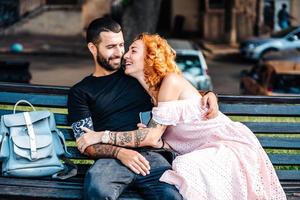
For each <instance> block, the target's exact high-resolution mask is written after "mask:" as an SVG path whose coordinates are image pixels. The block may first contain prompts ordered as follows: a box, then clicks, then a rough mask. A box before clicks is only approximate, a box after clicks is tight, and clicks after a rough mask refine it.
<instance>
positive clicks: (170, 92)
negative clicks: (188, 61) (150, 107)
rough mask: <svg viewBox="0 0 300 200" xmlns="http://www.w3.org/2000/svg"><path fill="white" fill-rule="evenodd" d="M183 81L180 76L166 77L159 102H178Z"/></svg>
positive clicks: (174, 74) (170, 75) (172, 74)
mask: <svg viewBox="0 0 300 200" xmlns="http://www.w3.org/2000/svg"><path fill="white" fill-rule="evenodd" d="M183 81H184V79H183V78H182V76H181V75H179V74H176V73H170V74H168V75H166V76H165V77H164V79H163V81H162V84H161V86H160V89H159V95H158V101H170V100H177V99H178V98H179V95H180V93H181V91H182V88H183Z"/></svg>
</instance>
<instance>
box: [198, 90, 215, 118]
mask: <svg viewBox="0 0 300 200" xmlns="http://www.w3.org/2000/svg"><path fill="white" fill-rule="evenodd" d="M201 105H202V107H204V108H206V107H207V108H208V111H207V113H206V118H207V119H212V118H215V117H217V116H218V111H219V105H218V99H217V97H216V95H215V94H214V93H213V92H208V93H207V94H205V95H204V96H203V97H202V100H201Z"/></svg>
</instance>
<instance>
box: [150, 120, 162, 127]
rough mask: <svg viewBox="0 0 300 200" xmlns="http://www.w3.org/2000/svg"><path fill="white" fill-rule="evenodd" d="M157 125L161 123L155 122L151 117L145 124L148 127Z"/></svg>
mask: <svg viewBox="0 0 300 200" xmlns="http://www.w3.org/2000/svg"><path fill="white" fill-rule="evenodd" d="M158 126H161V124H159V123H157V122H156V121H154V120H153V119H151V120H150V122H149V123H148V125H147V127H148V128H157V127H158Z"/></svg>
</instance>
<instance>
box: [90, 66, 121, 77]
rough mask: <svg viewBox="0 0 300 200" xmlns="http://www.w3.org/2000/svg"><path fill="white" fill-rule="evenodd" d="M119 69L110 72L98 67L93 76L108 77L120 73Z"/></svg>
mask: <svg viewBox="0 0 300 200" xmlns="http://www.w3.org/2000/svg"><path fill="white" fill-rule="evenodd" d="M118 70H119V69H116V70H114V71H108V70H106V69H104V68H102V67H100V66H96V67H95V71H94V72H93V76H95V77H101V76H108V75H110V74H113V73H115V72H116V71H118Z"/></svg>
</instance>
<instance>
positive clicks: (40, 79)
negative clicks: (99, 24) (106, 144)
mask: <svg viewBox="0 0 300 200" xmlns="http://www.w3.org/2000/svg"><path fill="white" fill-rule="evenodd" d="M299 9H300V1H299V0H0V81H5V82H20V83H28V84H38V85H56V86H72V85H74V84H75V83H77V82H79V81H80V80H81V79H83V78H84V77H85V76H87V75H89V74H91V73H92V71H93V69H94V64H93V60H92V57H91V56H90V54H89V52H88V49H87V47H86V44H85V29H86V27H87V26H88V24H89V23H90V22H91V21H92V20H93V19H94V18H97V17H101V16H105V15H110V16H111V17H112V18H114V19H115V20H116V21H118V22H119V23H120V24H121V25H122V27H123V30H124V37H125V41H126V45H127V46H128V44H130V43H131V41H132V39H133V38H134V37H135V36H136V35H138V34H139V33H141V32H149V33H159V34H160V35H162V36H163V37H165V38H166V39H167V40H168V41H169V43H170V45H171V46H172V47H173V48H174V49H175V50H176V52H177V60H176V62H177V64H178V66H179V67H180V68H181V69H182V71H183V74H184V76H185V77H186V79H188V80H189V81H190V82H191V83H192V84H194V85H195V86H196V87H197V88H198V89H201V90H208V89H209V90H213V91H214V92H216V93H218V94H234V95H239V94H241V95H243V94H247V95H248V94H251V95H289V96H290V95H299V96H300V64H299V50H300V27H299V23H300V12H298V10H299Z"/></svg>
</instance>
